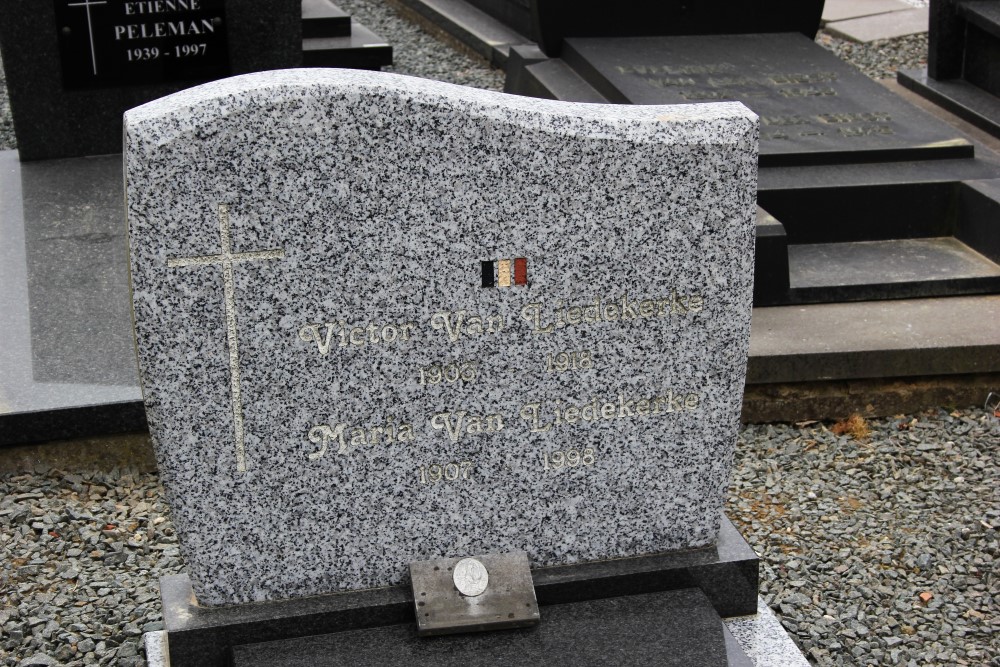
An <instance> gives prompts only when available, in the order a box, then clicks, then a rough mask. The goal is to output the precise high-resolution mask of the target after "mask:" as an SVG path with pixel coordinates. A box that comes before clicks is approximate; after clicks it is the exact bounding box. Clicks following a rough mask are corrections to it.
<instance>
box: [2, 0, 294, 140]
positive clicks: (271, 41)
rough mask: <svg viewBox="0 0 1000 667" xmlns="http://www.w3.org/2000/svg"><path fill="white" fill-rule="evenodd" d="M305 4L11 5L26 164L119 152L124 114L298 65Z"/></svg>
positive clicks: (12, 75) (32, 1)
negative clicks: (215, 82) (222, 81)
mask: <svg viewBox="0 0 1000 667" xmlns="http://www.w3.org/2000/svg"><path fill="white" fill-rule="evenodd" d="M300 2H301V0H239V1H238V2H237V1H236V0H199V1H198V2H192V1H191V0H176V1H174V2H170V3H166V2H164V3H139V2H126V1H125V0H104V1H96V0H87V1H86V2H73V1H72V0H53V1H51V2H50V1H44V2H38V1H37V0H8V2H6V3H5V5H4V10H5V11H4V20H3V21H0V50H2V55H3V64H4V69H5V72H6V77H7V87H8V91H9V94H10V104H11V111H12V114H13V117H14V130H15V132H16V135H17V142H18V150H19V153H20V157H21V159H22V160H40V159H46V158H59V157H71V156H80V155H100V154H107V153H119V152H121V118H122V114H123V113H124V112H125V110H126V109H129V108H131V107H134V106H137V105H139V104H142V103H144V102H147V101H149V100H152V99H156V98H157V97H162V96H163V95H166V94H169V93H172V92H175V91H177V90H181V89H183V88H187V87H189V86H192V85H194V84H197V83H201V82H204V81H207V80H210V79H217V78H220V77H225V76H229V75H233V74H241V73H245V72H255V71H260V70H268V69H278V68H284V67H294V66H297V65H298V64H299V63H300V62H301V59H302V55H301V48H302V43H301V41H302V33H301V6H300Z"/></svg>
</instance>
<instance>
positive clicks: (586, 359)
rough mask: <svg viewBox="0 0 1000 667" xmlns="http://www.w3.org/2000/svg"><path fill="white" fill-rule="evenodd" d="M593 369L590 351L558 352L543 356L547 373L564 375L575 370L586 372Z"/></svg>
mask: <svg viewBox="0 0 1000 667" xmlns="http://www.w3.org/2000/svg"><path fill="white" fill-rule="evenodd" d="M593 367H594V360H593V355H592V354H591V353H590V350H580V351H579V352H559V353H557V354H552V353H551V352H550V353H549V354H547V355H545V370H546V371H548V372H549V373H564V372H566V371H575V370H577V369H583V370H587V369H590V368H593Z"/></svg>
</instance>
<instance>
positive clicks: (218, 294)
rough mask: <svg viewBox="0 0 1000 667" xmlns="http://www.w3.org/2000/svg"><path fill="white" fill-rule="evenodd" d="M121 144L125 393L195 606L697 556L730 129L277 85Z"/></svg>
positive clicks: (164, 115) (742, 362)
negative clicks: (446, 559) (131, 333)
mask: <svg viewBox="0 0 1000 667" xmlns="http://www.w3.org/2000/svg"><path fill="white" fill-rule="evenodd" d="M125 126H126V129H125V141H126V146H125V152H126V173H127V175H126V190H127V199H128V223H129V234H130V246H131V268H132V280H133V289H134V294H133V299H134V308H135V316H136V327H137V337H138V347H139V360H140V378H141V381H142V383H143V386H144V395H145V401H146V407H147V414H148V418H149V423H150V430H151V432H152V435H153V439H154V444H155V446H156V450H157V457H158V461H159V466H160V470H161V474H162V479H163V482H164V485H165V487H166V490H167V493H168V499H169V501H170V502H171V505H172V508H173V512H174V521H175V524H176V527H177V530H178V532H179V537H180V540H181V546H182V548H183V550H184V555H185V558H186V559H187V562H188V564H189V567H190V575H191V578H192V581H193V584H194V589H195V592H196V594H197V596H198V599H199V601H200V602H201V603H202V604H208V605H215V604H228V603H237V602H247V601H254V600H265V599H279V598H284V597H290V596H297V595H309V594H315V593H322V592H329V591H336V590H346V589H357V588H365V587H373V586H380V585H386V584H393V583H398V582H400V581H402V580H403V579H404V577H405V573H406V564H407V563H408V562H409V561H411V560H416V559H421V558H429V557H434V556H448V555H459V554H468V553H487V552H495V551H509V550H516V549H524V550H526V551H527V552H528V554H529V557H530V559H531V561H532V564H533V565H549V564H557V563H570V562H579V561H583V560H594V559H603V558H609V557H615V556H627V555H637V554H644V553H653V552H660V551H665V550H671V549H679V548H685V547H693V546H699V545H705V544H708V543H710V542H712V541H713V540H714V538H715V534H716V532H717V531H718V525H719V523H718V522H719V510H720V508H721V505H722V499H723V495H722V494H723V489H724V487H725V485H726V483H727V481H728V474H729V467H730V462H731V457H732V451H733V445H734V440H735V435H736V426H737V420H738V417H739V405H740V399H741V392H742V385H743V378H744V374H745V368H746V356H747V345H748V335H749V322H750V295H751V289H752V285H751V276H752V261H753V222H754V219H753V218H754V216H753V214H754V192H755V186H756V156H757V123H756V118H755V116H754V115H753V114H752V113H750V112H749V111H747V110H746V109H745V108H744V107H743V106H741V105H739V104H718V105H703V106H695V105H686V106H677V107H655V106H594V105H576V104H567V103H559V102H547V101H541V100H535V99H527V98H520V97H512V96H506V95H502V94H499V93H492V92H486V91H479V90H472V89H464V88H459V87H455V86H451V85H449V84H442V83H436V82H431V81H425V80H420V79H412V78H406V77H400V76H396V75H390V74H377V73H376V74H373V73H364V72H350V71H338V70H309V71H303V70H287V71H281V72H270V73H262V74H254V75H247V76H244V77H237V78H233V79H229V80H225V81H220V82H214V83H211V84H207V85H205V86H200V87H197V88H193V89H190V90H188V91H185V92H183V93H179V94H176V95H173V96H170V97H167V98H164V99H161V100H158V101H156V102H153V103H150V104H147V105H144V106H142V107H139V108H137V109H135V110H132V111H130V112H129V113H128V114H127V115H126V121H125ZM484 285H490V286H485V287H484Z"/></svg>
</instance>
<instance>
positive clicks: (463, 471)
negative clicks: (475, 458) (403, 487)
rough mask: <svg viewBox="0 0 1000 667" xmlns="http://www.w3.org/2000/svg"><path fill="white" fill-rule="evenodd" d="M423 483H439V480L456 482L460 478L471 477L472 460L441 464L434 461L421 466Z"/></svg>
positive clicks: (419, 469)
mask: <svg viewBox="0 0 1000 667" xmlns="http://www.w3.org/2000/svg"><path fill="white" fill-rule="evenodd" d="M417 474H418V475H419V477H420V483H421V484H437V483H438V482H441V481H445V482H455V481H457V480H460V479H470V475H471V474H472V461H462V462H460V463H456V462H454V461H452V462H451V463H445V464H444V465H439V464H437V463H432V464H431V465H429V466H420V468H418V469H417Z"/></svg>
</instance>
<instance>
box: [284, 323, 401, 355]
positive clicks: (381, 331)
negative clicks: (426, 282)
mask: <svg viewBox="0 0 1000 667" xmlns="http://www.w3.org/2000/svg"><path fill="white" fill-rule="evenodd" d="M415 328H416V323H414V322H404V323H402V324H391V323H390V324H377V323H375V322H369V323H368V324H367V325H365V326H353V327H352V326H348V325H347V323H346V322H344V321H340V322H323V323H321V324H306V325H303V326H302V327H301V328H300V329H299V339H300V340H302V341H304V342H306V343H316V348H317V349H318V350H319V353H320V355H321V356H324V357H325V356H327V354H329V353H330V348H331V347H332V345H333V336H334V334H336V335H337V339H338V341H339V344H338V347H348V346H353V347H364V346H366V345H391V344H393V343H396V342H404V341H409V340H410V336H411V334H412V333H413V330H414V329H415Z"/></svg>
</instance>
